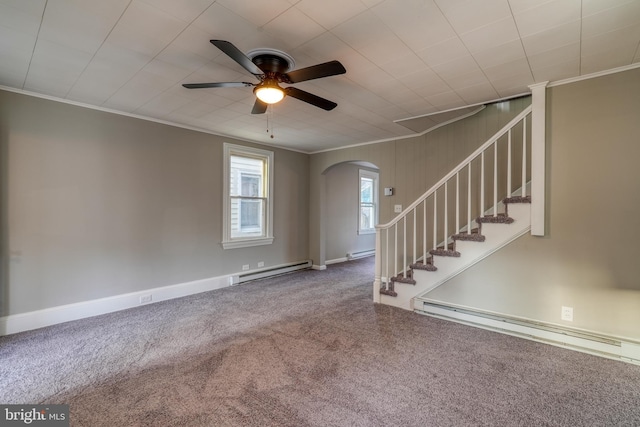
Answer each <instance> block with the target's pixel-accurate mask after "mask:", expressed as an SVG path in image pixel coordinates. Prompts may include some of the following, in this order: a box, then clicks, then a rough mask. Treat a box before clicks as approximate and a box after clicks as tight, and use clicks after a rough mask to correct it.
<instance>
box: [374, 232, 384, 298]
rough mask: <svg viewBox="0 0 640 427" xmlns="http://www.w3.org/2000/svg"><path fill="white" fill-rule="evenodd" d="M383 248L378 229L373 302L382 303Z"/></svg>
mask: <svg viewBox="0 0 640 427" xmlns="http://www.w3.org/2000/svg"><path fill="white" fill-rule="evenodd" d="M381 248H382V242H380V229H379V228H377V227H376V255H375V257H376V267H375V278H374V279H373V302H380V286H382V281H381V280H380V276H382V262H381V260H380V257H381V256H382V253H381Z"/></svg>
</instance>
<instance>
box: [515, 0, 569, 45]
mask: <svg viewBox="0 0 640 427" xmlns="http://www.w3.org/2000/svg"><path fill="white" fill-rule="evenodd" d="M580 5H581V2H580V0H553V1H550V2H545V3H542V4H539V5H537V6H535V7H532V8H530V9H526V10H523V11H522V12H519V13H515V15H514V18H515V21H516V25H517V26H518V32H519V33H520V37H527V36H530V35H533V34H536V33H539V32H542V31H547V30H550V29H552V28H555V27H558V26H561V25H565V24H568V23H570V22H573V21H576V20H580V18H581V16H580Z"/></svg>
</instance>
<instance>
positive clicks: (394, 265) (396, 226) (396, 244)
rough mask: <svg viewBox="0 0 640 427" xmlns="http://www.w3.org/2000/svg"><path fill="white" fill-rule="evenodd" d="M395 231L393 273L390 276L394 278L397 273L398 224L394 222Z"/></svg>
mask: <svg viewBox="0 0 640 427" xmlns="http://www.w3.org/2000/svg"><path fill="white" fill-rule="evenodd" d="M395 231H396V235H395V238H394V240H395V248H394V252H393V271H392V274H393V275H394V276H395V275H396V273H397V272H398V223H397V222H396V224H395Z"/></svg>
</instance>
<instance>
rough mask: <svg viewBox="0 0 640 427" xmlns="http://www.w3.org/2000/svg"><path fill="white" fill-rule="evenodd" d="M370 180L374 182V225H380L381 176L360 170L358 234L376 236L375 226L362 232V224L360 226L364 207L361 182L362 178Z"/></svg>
mask: <svg viewBox="0 0 640 427" xmlns="http://www.w3.org/2000/svg"><path fill="white" fill-rule="evenodd" d="M363 177H364V178H370V179H372V180H373V207H374V209H373V214H374V216H375V218H374V220H373V223H374V225H375V224H377V223H378V210H379V209H380V203H379V200H380V198H379V195H378V180H379V177H380V175H379V174H378V172H374V171H370V170H366V169H359V170H358V234H359V235H360V234H362V235H364V234H375V233H376V229H375V226H374V227H373V228H371V229H366V230H362V229H361V228H360V227H361V224H360V215H361V212H360V209H361V207H362V203H361V201H360V185H361V181H362V178H363Z"/></svg>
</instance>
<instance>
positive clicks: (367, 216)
mask: <svg viewBox="0 0 640 427" xmlns="http://www.w3.org/2000/svg"><path fill="white" fill-rule="evenodd" d="M374 223H375V213H374V208H373V206H361V207H360V229H361V230H371V229H373V228H374V226H375V224H374Z"/></svg>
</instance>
